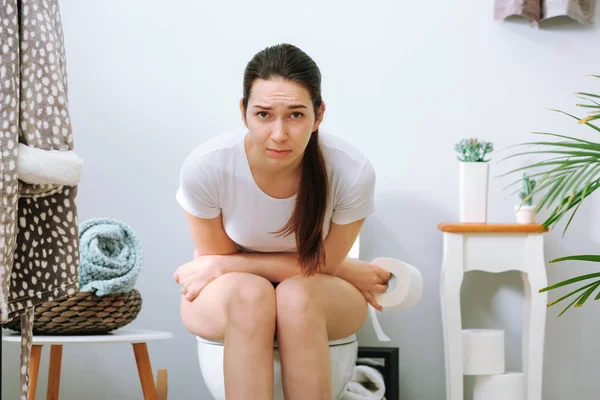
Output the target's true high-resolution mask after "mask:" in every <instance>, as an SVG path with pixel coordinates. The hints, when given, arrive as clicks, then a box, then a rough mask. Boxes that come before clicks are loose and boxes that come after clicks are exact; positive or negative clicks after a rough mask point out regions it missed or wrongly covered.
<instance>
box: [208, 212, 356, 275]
mask: <svg viewBox="0 0 600 400" xmlns="http://www.w3.org/2000/svg"><path fill="white" fill-rule="evenodd" d="M363 223H364V219H361V220H358V221H356V222H352V223H350V224H346V225H337V224H334V223H331V228H330V230H329V234H328V235H327V238H325V241H324V245H325V254H326V265H325V266H324V268H323V270H322V273H325V274H328V275H333V276H338V275H339V276H340V277H343V272H344V271H343V269H344V265H345V263H347V262H353V260H350V259H347V258H346V256H347V255H348V252H349V251H350V249H351V248H352V246H353V244H354V242H355V241H356V238H357V237H358V234H359V232H360V229H361V228H362V225H363ZM297 261H298V256H297V254H296V253H237V254H230V255H225V256H222V257H219V258H218V260H217V263H218V264H219V265H220V266H221V268H222V270H223V272H224V273H228V272H248V273H251V274H255V275H260V276H262V277H264V278H266V279H268V280H270V281H271V282H281V281H284V280H285V279H288V278H290V277H292V276H296V275H299V274H300V273H301V271H300V268H299V267H298V266H297ZM354 262H355V260H354Z"/></svg>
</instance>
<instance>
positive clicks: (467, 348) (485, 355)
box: [462, 329, 505, 375]
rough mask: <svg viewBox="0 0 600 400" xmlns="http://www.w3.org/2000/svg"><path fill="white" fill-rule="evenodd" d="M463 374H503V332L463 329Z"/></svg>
mask: <svg viewBox="0 0 600 400" xmlns="http://www.w3.org/2000/svg"><path fill="white" fill-rule="evenodd" d="M462 338H463V374H464V375H493V374H502V373H504V368H505V365H504V331H502V330H498V329H463V331H462Z"/></svg>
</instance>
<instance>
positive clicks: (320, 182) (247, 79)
mask: <svg viewBox="0 0 600 400" xmlns="http://www.w3.org/2000/svg"><path fill="white" fill-rule="evenodd" d="M274 77H280V78H284V79H287V80H290V81H293V82H296V83H299V84H301V85H303V86H304V87H305V88H306V89H307V90H308V91H309V93H310V97H311V100H312V104H313V108H314V110H315V116H318V112H319V108H320V106H321V103H322V102H323V99H322V98H321V72H320V71H319V68H318V67H317V64H316V63H315V62H314V61H313V60H312V59H311V58H310V57H309V56H308V55H307V54H306V53H304V52H303V51H302V50H300V49H299V48H297V47H295V46H293V45H291V44H287V43H283V44H279V45H275V46H271V47H267V48H266V49H264V50H262V51H260V52H258V53H257V54H255V55H254V57H253V58H252V60H250V62H248V65H247V66H246V69H245V71H244V95H243V105H244V110H247V109H248V99H249V98H250V92H251V90H252V84H253V83H254V81H255V80H256V79H265V80H267V79H270V78H274ZM328 193H329V187H328V179H327V170H326V168H325V159H324V157H323V153H322V152H321V148H320V146H319V130H318V129H317V130H316V131H314V132H313V133H312V135H311V138H310V140H309V142H308V145H307V147H306V150H305V152H304V156H303V158H302V178H301V181H300V190H299V192H298V195H297V197H296V203H295V206H294V211H293V213H292V216H291V217H290V219H289V221H288V222H287V224H286V225H285V226H283V227H282V228H281V229H280V230H279V231H277V232H274V233H278V234H283V233H285V234H290V233H294V234H295V235H296V247H297V248H298V264H299V267H300V270H301V271H302V274H303V275H305V276H310V275H312V274H314V273H316V272H320V271H321V269H322V267H323V265H324V264H325V261H326V260H325V248H324V245H323V222H324V219H325V211H326V209H327V201H328V198H327V197H328Z"/></svg>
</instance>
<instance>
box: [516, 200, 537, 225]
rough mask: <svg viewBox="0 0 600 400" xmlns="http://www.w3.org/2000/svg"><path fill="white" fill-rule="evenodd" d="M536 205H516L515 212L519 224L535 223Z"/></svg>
mask: <svg viewBox="0 0 600 400" xmlns="http://www.w3.org/2000/svg"><path fill="white" fill-rule="evenodd" d="M535 207H536V206H535V205H532V206H528V205H520V204H517V205H516V206H515V213H516V215H517V223H518V224H523V225H527V224H534V223H535V215H536V214H535Z"/></svg>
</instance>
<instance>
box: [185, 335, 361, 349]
mask: <svg viewBox="0 0 600 400" xmlns="http://www.w3.org/2000/svg"><path fill="white" fill-rule="evenodd" d="M196 340H198V341H199V342H202V343H206V344H211V345H214V346H223V341H220V340H207V339H204V338H201V337H200V336H196ZM355 341H356V334H352V335H350V336H348V337H345V338H342V339H337V340H330V341H329V347H331V346H341V345H344V344H349V343H353V342H355ZM278 347H279V345H278V344H277V340H276V339H275V340H274V341H273V348H278Z"/></svg>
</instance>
